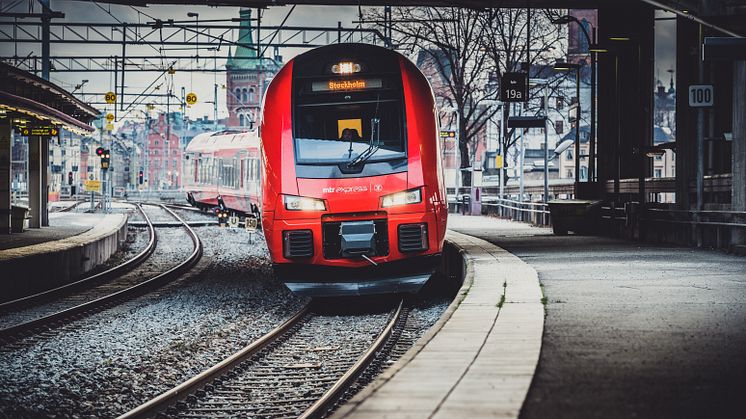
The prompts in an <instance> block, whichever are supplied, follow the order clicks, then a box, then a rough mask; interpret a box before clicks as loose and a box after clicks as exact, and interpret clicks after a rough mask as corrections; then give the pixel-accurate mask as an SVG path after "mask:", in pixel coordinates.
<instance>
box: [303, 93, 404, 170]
mask: <svg viewBox="0 0 746 419" xmlns="http://www.w3.org/2000/svg"><path fill="white" fill-rule="evenodd" d="M402 132H403V123H402V109H401V103H400V101H399V100H398V99H391V98H389V99H382V98H380V95H375V96H373V97H372V98H371V100H359V101H356V102H341V103H340V102H335V101H324V102H322V103H304V104H301V105H300V106H298V107H297V108H296V115H295V150H296V157H297V162H298V163H299V164H339V163H344V162H350V161H353V160H355V159H356V158H358V157H359V156H360V155H361V154H365V153H368V154H370V153H371V151H373V152H372V154H370V156H369V157H367V158H366V159H365V160H366V161H371V162H374V161H384V160H392V159H399V158H403V157H406V154H405V148H404V144H405V142H404V139H403V135H402Z"/></svg>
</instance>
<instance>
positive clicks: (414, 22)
mask: <svg viewBox="0 0 746 419" xmlns="http://www.w3.org/2000/svg"><path fill="white" fill-rule="evenodd" d="M482 13H484V12H483V11H482V10H475V9H465V8H457V7H446V8H429V7H413V8H404V7H398V8H393V10H392V20H393V21H394V22H395V24H394V26H393V39H392V41H393V44H394V45H395V46H396V48H397V49H399V50H400V51H403V52H404V53H407V54H408V55H410V56H412V57H424V60H422V61H423V64H424V65H423V67H427V68H423V70H425V72H426V73H431V74H429V76H431V82H433V85H434V86H433V87H434V90H435V94H436V96H437V100H438V102H439V104H440V105H441V106H444V107H450V108H451V109H453V110H454V111H455V114H456V115H457V117H456V118H455V119H456V120H457V124H458V132H459V136H458V148H459V152H460V153H459V154H460V162H459V167H460V168H462V169H463V168H469V167H471V166H472V164H473V162H474V157H475V153H476V150H477V148H478V143H479V138H480V137H479V136H480V135H481V133H483V132H484V129H485V125H486V124H487V122H488V121H489V120H490V118H492V117H493V116H494V115H495V113H496V112H497V111H498V108H497V107H496V106H495V100H496V99H497V94H498V92H497V89H496V87H497V86H496V85H495V84H494V83H489V71H488V70H489V69H490V68H491V67H492V64H491V63H490V57H489V55H487V54H485V53H484V51H483V49H482V45H483V39H482V38H483V37H484V36H485V35H486V34H485V28H484V27H483V25H482V24H481V22H482V19H483V18H482V16H481V14H482ZM366 18H367V19H368V20H373V21H376V22H381V21H382V15H381V12H380V9H372V10H369V11H368V15H367V17H366ZM428 70H429V71H428ZM433 78H436V79H439V80H433ZM449 118H453V114H451V115H450V116H449ZM451 122H453V121H452V120H451ZM463 184H464V185H465V186H469V185H470V184H471V178H470V176H468V175H467V176H464V182H463Z"/></svg>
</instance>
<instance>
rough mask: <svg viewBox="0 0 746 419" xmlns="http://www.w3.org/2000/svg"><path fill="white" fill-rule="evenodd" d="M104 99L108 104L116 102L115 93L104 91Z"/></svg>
mask: <svg viewBox="0 0 746 419" xmlns="http://www.w3.org/2000/svg"><path fill="white" fill-rule="evenodd" d="M104 100H105V101H106V103H108V104H109V105H111V104H114V103H117V94H116V93H114V92H106V95H104Z"/></svg>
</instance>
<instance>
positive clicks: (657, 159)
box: [655, 154, 663, 161]
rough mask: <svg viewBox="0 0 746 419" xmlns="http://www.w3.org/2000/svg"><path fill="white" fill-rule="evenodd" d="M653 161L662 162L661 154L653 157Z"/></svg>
mask: <svg viewBox="0 0 746 419" xmlns="http://www.w3.org/2000/svg"><path fill="white" fill-rule="evenodd" d="M655 160H656V161H661V160H663V155H661V154H656V155H655Z"/></svg>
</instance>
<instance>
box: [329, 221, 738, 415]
mask: <svg viewBox="0 0 746 419" xmlns="http://www.w3.org/2000/svg"><path fill="white" fill-rule="evenodd" d="M448 223H449V228H450V229H451V230H452V231H455V232H459V233H461V234H462V235H454V234H452V233H451V235H450V237H451V238H452V239H453V238H454V237H459V238H461V237H471V238H470V239H468V240H471V241H472V242H473V243H480V244H478V245H477V248H476V249H475V248H474V247H472V248H469V247H465V248H464V249H465V251H466V252H467V255H469V257H470V258H472V259H474V258H475V256H474V250H476V251H477V253H476V254H477V255H479V256H476V259H474V263H475V264H478V263H484V259H485V258H489V257H490V256H495V255H497V259H498V260H499V259H500V255H501V254H503V253H501V252H504V254H510V255H515V257H517V258H519V259H520V260H522V261H524V262H525V263H526V264H527V265H528V266H529V267H530V268H532V269H533V270H535V271H536V272H537V273H538V277H539V279H540V281H541V286H542V290H543V292H544V295H545V298H546V300H544V301H545V302H546V306H545V308H546V319H545V323H544V333H543V337H542V338H541V356H540V358H539V363H538V367H537V369H536V373H535V375H534V377H533V381H532V382H531V386H530V390H529V391H528V393H527V394H524V395H525V396H526V397H525V400H523V399H521V398H520V395H521V392H519V391H516V389H519V388H520V389H521V390H522V389H523V388H524V386H525V380H523V381H522V380H521V378H522V377H521V374H515V375H512V376H511V374H510V371H512V370H514V369H518V368H519V366H520V367H521V368H522V369H521V373H522V374H527V368H526V366H527V363H525V362H524V363H523V364H522V363H521V362H519V361H521V360H523V358H525V357H526V355H525V354H526V351H527V347H530V348H531V349H533V348H534V347H533V346H530V345H528V344H527V342H526V341H523V340H516V339H515V336H516V334H518V333H522V334H523V335H527V330H533V329H534V328H538V327H539V326H538V323H539V321H538V319H537V320H533V321H532V319H533V317H524V318H523V319H521V322H519V323H516V325H515V329H514V333H513V334H511V333H497V334H496V332H495V329H497V327H498V325H499V324H500V322H501V320H503V317H502V316H503V315H504V314H505V312H504V308H503V309H502V310H500V311H499V312H498V314H497V317H496V318H497V321H496V322H495V328H494V329H493V330H492V331H491V332H490V333H485V332H484V331H482V332H481V333H479V334H477V333H474V334H471V333H470V329H471V328H472V327H476V326H472V324H471V323H456V324H454V325H453V326H454V327H456V328H458V329H460V331H461V332H462V333H460V337H461V338H462V340H449V341H450V342H449V343H451V344H452V345H453V348H451V350H448V349H449V345H445V346H444V347H443V348H442V351H440V352H438V351H433V350H432V349H434V348H430V347H431V346H432V345H433V344H434V343H437V342H438V341H439V340H440V341H443V340H444V339H445V338H443V337H441V336H439V335H440V334H438V336H436V337H433V338H432V339H431V340H430V341H429V342H427V343H425V344H424V348H419V353H418V354H416V355H412V354H411V353H410V354H408V355H412V356H411V357H409V358H407V359H403V360H402V361H400V362H399V363H398V364H397V365H396V368H395V369H394V370H393V371H392V372H391V373H389V374H386V375H385V376H384V377H382V378H381V379H380V380H378V381H376V383H375V385H374V386H372V388H371V389H370V390H368V391H366V392H364V393H362V394H361V395H360V396H358V397H357V398H355V399H354V400H353V403H352V404H350V405H348V406H346V408H345V410H344V411H342V412H341V415H340V416H344V417H374V416H377V417H382V416H385V417H425V416H427V417H432V416H437V417H446V416H453V417H488V416H489V417H516V416H518V415H520V417H522V418H543V417H560V418H563V417H567V418H576V417H605V418H608V417H611V418H617V417H618V418H628V417H638V418H661V417H667V418H668V417H671V418H673V417H676V418H679V417H738V416H740V415H741V414H740V412H741V399H742V398H743V395H744V394H746V349H744V348H746V329H745V328H744V327H743V325H744V324H746V286H745V285H746V259H744V258H743V257H742V256H738V255H733V254H727V253H724V252H721V251H713V250H704V249H693V248H683V247H674V246H667V245H656V244H649V243H639V242H632V241H624V240H617V239H611V238H604V237H593V236H574V235H570V236H554V235H553V234H552V232H551V230H550V229H547V228H537V227H531V226H529V225H526V224H522V223H517V222H510V221H505V220H498V219H495V218H489V217H463V216H458V215H450V216H449V220H448ZM465 240H466V239H465ZM482 240H484V241H485V242H488V243H489V244H490V245H493V246H495V248H497V249H499V250H497V251H496V252H497V253H495V251H494V250H490V251H488V252H486V253H489V254H490V255H489V256H488V255H485V254H484V253H485V249H487V247H486V245H484V244H483V243H484V242H483V241H482ZM457 243H458V242H457ZM502 249H505V250H502ZM508 252H509V253H508ZM490 264H491V268H490V269H488V270H485V269H481V270H480V269H479V267H478V265H477V268H476V269H475V271H474V272H475V278H474V284H475V285H473V287H475V286H476V284H478V283H480V282H482V281H486V282H487V283H494V282H495V278H500V277H501V275H505V276H506V277H508V278H509V280H508V286H507V293H506V295H507V299H506V304H505V305H503V307H506V306H507V307H508V308H510V307H511V306H510V305H509V304H507V301H510V300H511V292H510V290H511V282H510V278H511V277H512V276H513V275H514V274H513V273H512V272H511V271H510V264H505V263H502V264H501V262H500V261H498V262H490ZM521 271H522V270H521ZM519 272H520V271H519ZM480 276H481V277H483V278H480ZM524 276H529V274H528V273H526V275H524ZM515 279H516V278H513V280H515ZM499 281H500V279H497V282H499ZM475 292H476V293H478V294H479V297H480V298H484V299H485V300H489V299H490V298H488V297H487V295H489V296H490V297H491V299H492V300H493V301H494V298H495V297H494V294H495V290H494V289H490V290H489V291H487V290H485V289H482V288H479V287H475V288H473V289H472V290H471V291H470V292H469V295H467V298H468V297H469V296H470V295H471V294H472V293H475ZM485 294H487V295H485ZM532 298H533V299H532V301H533V300H534V299H535V298H536V296H535V295H533V297H532ZM467 301H468V299H464V302H467ZM475 309H476V310H479V311H482V312H494V311H495V310H494V309H492V308H490V307H489V306H488V305H487V304H485V305H482V306H477V307H473V306H471V305H466V306H464V304H463V303H462V304H461V306H459V307H458V309H457V310H456V313H455V314H453V315H452V316H451V318H450V320H449V321H448V323H451V322H453V321H454V320H455V319H457V317H456V316H457V314H461V312H464V314H466V313H467V312H468V313H469V314H470V315H472V313H473V312H474V311H475ZM461 315H463V314H461ZM490 315H494V314H490ZM448 323H446V326H444V327H443V328H442V329H441V333H442V332H444V331H446V330H447V328H448ZM539 333H540V332H539ZM469 341H472V343H471V345H477V344H479V345H480V352H479V354H478V355H477V356H474V353H473V352H474V351H472V353H467V352H464V351H462V350H460V347H462V346H468V345H469ZM480 342H483V343H480ZM491 345H500V351H499V353H496V354H495V357H496V359H495V360H494V361H491V360H490V362H484V361H482V360H481V359H480V358H482V357H484V356H485V355H486V352H487V353H489V352H490V349H491ZM410 358H411V359H410ZM514 359H515V360H516V361H514V362H508V366H507V367H506V366H505V364H506V360H514ZM456 361H460V362H462V363H463V364H464V365H466V364H468V365H469V367H468V368H462V369H461V374H458V373H455V372H454V373H452V372H451V367H450V364H451V362H456ZM418 374H419V376H418ZM413 377H418V380H413ZM502 377H504V379H503V378H502ZM440 388H448V392H447V393H445V392H443V391H442V390H440ZM434 389H439V391H432V390H434ZM511 395H512V396H513V397H515V398H514V399H512V401H513V405H512V406H516V405H518V409H517V410H516V408H515V407H513V408H512V409H500V406H501V405H502V404H503V401H504V400H505V399H510V397H511ZM457 401H458V402H459V403H456V402H457ZM458 405H461V406H463V407H464V408H465V410H463V411H461V412H457V411H455V410H451V409H452V408H453V407H454V406H458ZM489 409H493V410H489ZM475 410H476V411H475ZM489 412H492V413H493V414H489Z"/></svg>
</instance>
